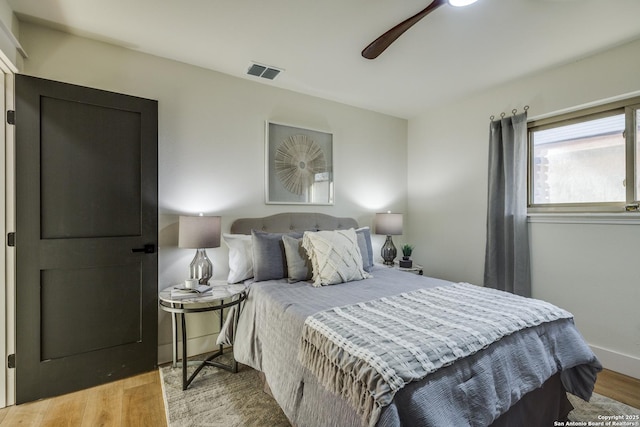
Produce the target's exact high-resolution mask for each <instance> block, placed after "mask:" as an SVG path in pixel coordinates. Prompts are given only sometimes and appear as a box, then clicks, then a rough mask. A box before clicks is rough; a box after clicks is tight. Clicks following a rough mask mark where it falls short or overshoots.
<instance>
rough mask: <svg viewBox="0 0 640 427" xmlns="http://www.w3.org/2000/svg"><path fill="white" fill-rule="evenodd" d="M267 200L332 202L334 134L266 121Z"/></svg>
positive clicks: (275, 202)
mask: <svg viewBox="0 0 640 427" xmlns="http://www.w3.org/2000/svg"><path fill="white" fill-rule="evenodd" d="M265 134H266V138H265V139H266V144H265V145H266V150H265V159H266V166H265V171H266V174H265V175H266V177H265V191H266V203H267V204H287V205H295V204H303V205H332V204H333V135H332V134H331V133H327V132H323V131H319V130H313V129H303V128H299V127H295V126H290V125H285V124H281V123H274V122H269V121H268V122H267V123H266V130H265Z"/></svg>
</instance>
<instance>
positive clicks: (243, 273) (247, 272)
mask: <svg viewBox="0 0 640 427" xmlns="http://www.w3.org/2000/svg"><path fill="white" fill-rule="evenodd" d="M222 239H223V240H224V242H225V243H226V244H227V246H228V247H229V277H228V278H227V282H229V283H238V282H242V281H243V280H247V279H251V278H252V277H253V248H252V246H251V235H248V234H227V233H223V234H222Z"/></svg>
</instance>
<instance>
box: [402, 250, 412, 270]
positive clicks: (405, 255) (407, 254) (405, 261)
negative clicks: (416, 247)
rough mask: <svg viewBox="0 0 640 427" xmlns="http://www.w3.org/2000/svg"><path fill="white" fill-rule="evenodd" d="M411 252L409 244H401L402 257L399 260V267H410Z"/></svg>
mask: <svg viewBox="0 0 640 427" xmlns="http://www.w3.org/2000/svg"><path fill="white" fill-rule="evenodd" d="M412 253H413V246H411V245H409V244H405V245H402V259H401V260H400V261H399V264H400V268H411V267H412V266H413V261H411V254H412Z"/></svg>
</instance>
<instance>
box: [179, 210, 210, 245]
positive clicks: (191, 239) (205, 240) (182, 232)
mask: <svg viewBox="0 0 640 427" xmlns="http://www.w3.org/2000/svg"><path fill="white" fill-rule="evenodd" d="M178 227H179V228H178V247H181V248H192V249H203V248H217V247H220V217H219V216H180V222H179V224H178Z"/></svg>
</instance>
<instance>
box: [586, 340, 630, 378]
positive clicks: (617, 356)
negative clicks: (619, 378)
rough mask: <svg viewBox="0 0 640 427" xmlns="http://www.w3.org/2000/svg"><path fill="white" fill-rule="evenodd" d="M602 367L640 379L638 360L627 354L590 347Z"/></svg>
mask: <svg viewBox="0 0 640 427" xmlns="http://www.w3.org/2000/svg"><path fill="white" fill-rule="evenodd" d="M590 347H591V350H592V351H593V352H594V353H595V354H596V356H597V357H598V360H600V363H602V366H604V367H605V368H606V369H608V370H610V371H614V372H618V373H620V374H624V375H627V376H630V377H633V378H638V379H640V359H639V358H637V357H634V356H629V355H628V354H622V353H617V352H615V351H611V350H607V349H605V348H601V347H598V346H595V345H590Z"/></svg>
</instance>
